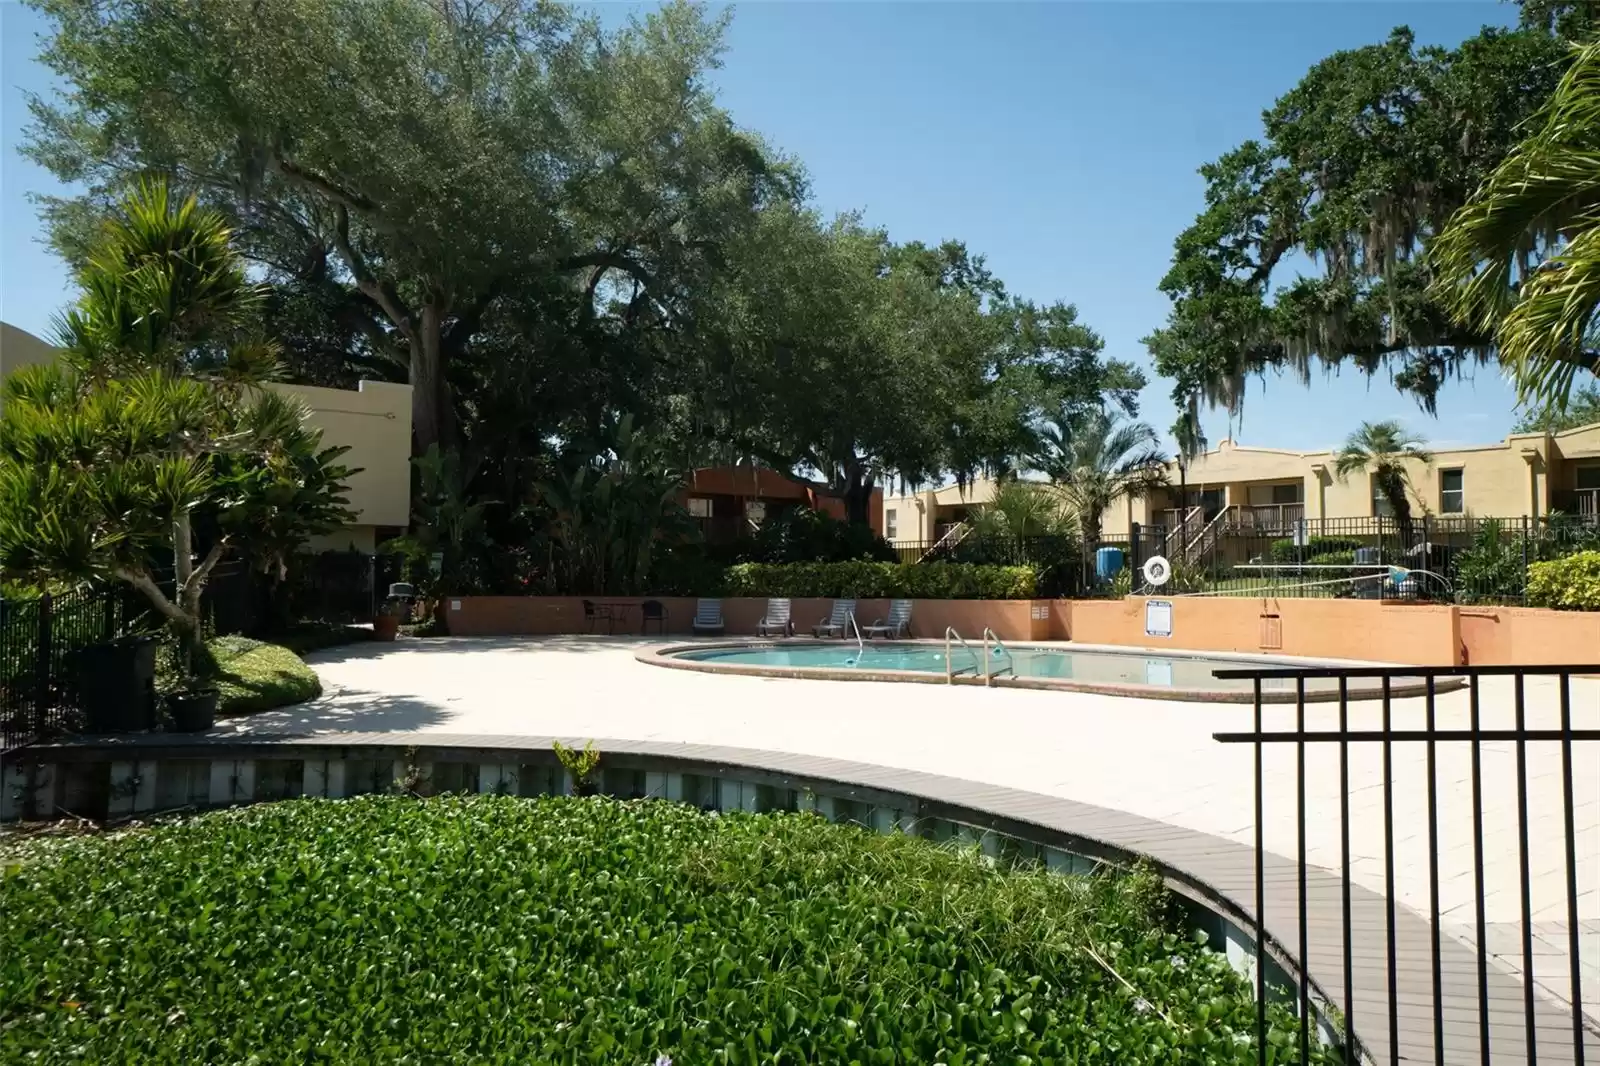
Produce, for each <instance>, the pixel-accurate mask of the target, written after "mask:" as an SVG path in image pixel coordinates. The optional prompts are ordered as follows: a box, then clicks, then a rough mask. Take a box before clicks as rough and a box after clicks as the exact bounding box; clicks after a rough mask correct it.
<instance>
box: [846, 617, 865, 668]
mask: <svg viewBox="0 0 1600 1066" xmlns="http://www.w3.org/2000/svg"><path fill="white" fill-rule="evenodd" d="M844 620H845V623H846V624H847V625H849V627H850V628H851V629H854V630H855V631H856V662H860V661H861V657H862V656H863V655H865V654H866V653H867V643H866V641H864V640H862V639H861V627H860V626H859V625H857V624H856V613H855V612H854V611H851V612H850V613H849V614H847V615H845V616H844Z"/></svg>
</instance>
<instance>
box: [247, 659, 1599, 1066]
mask: <svg viewBox="0 0 1600 1066" xmlns="http://www.w3.org/2000/svg"><path fill="white" fill-rule="evenodd" d="M637 646H638V642H636V641H625V640H620V639H619V640H611V639H604V638H571V637H566V638H543V639H539V638H529V639H509V638H503V639H492V640H472V641H466V640H442V641H427V642H415V643H410V642H406V643H401V644H397V645H390V646H362V647H357V648H349V649H338V650H335V651H332V652H328V653H323V654H322V655H319V656H315V657H313V662H314V663H315V665H316V666H317V669H318V672H319V673H320V674H321V675H322V677H323V678H324V681H325V682H326V683H327V686H328V689H329V692H328V695H326V696H325V697H324V698H323V699H321V700H319V701H317V702H315V703H312V704H308V705H304V706H302V707H296V708H289V709H286V710H284V711H281V712H272V713H269V714H265V715H260V716H257V717H255V718H253V719H250V720H248V721H247V722H244V723H240V724H238V725H236V726H234V727H233V728H235V729H239V730H246V731H248V730H262V729H265V730H269V731H279V730H284V729H292V730H297V731H298V730H363V731H366V730H417V731H421V732H424V733H427V732H436V733H456V734H459V733H477V734H496V735H514V734H537V735H545V734H550V735H561V736H595V737H619V738H631V739H637V740H659V741H669V742H685V743H690V744H716V745H724V746H732V747H748V748H756V749H762V750H766V751H778V752H789V753H795V754H800V755H814V756H820V757H831V758H839V759H850V760H856V761H860V762H864V763H871V764H876V765H880V766H886V767H895V768H900V769H905V770H915V771H922V772H925V773H931V774H940V775H946V776H949V777H952V778H958V779H964V780H968V781H976V782H987V783H992V784H997V785H1005V786H1008V787H1010V788H1015V789H1019V790H1023V791H1027V792H1034V793H1040V794H1043V795H1047V796H1055V797H1061V798H1065V799H1071V800H1076V801H1079V802H1082V803H1086V804H1092V805H1095V806H1097V807H1102V808H1107V809H1111V810H1116V811H1124V812H1128V813H1129V814H1134V815H1138V816H1141V817H1143V818H1147V819H1151V820H1153V821H1156V822H1163V823H1167V824H1170V825H1174V826H1180V827H1184V828H1187V829H1191V830H1195V831H1198V832H1201V833H1206V834H1212V835H1214V836H1218V837H1222V838H1225V839H1228V840H1231V841H1234V842H1237V843H1241V844H1249V843H1251V841H1252V840H1253V836H1254V819H1253V787H1252V782H1253V777H1252V767H1251V760H1252V758H1253V752H1252V750H1251V748H1250V747H1249V746H1247V745H1222V744H1218V743H1216V742H1215V741H1214V740H1212V734H1213V733H1215V732H1222V731H1240V730H1244V729H1248V728H1249V727H1250V725H1251V718H1250V716H1251V710H1250V708H1248V707H1246V706H1239V705H1224V704H1183V703H1172V702H1167V701H1158V700H1139V699H1129V698H1123V697H1110V696H1096V695H1091V694H1081V693H1052V692H1030V691H1018V690H1006V689H983V688H975V687H954V688H949V687H944V686H937V685H907V684H887V683H871V682H867V683H846V682H828V681H801V680H793V679H768V678H749V677H735V676H716V675H705V674H699V673H691V672H686V671H676V670H663V669H660V668H657V667H651V666H647V665H645V664H642V663H638V662H636V661H635V660H634V659H633V652H634V650H635V649H636V647H637ZM1484 684H1485V687H1484V690H1483V693H1484V696H1483V713H1482V718H1483V724H1484V725H1485V726H1486V727H1508V726H1510V725H1511V724H1512V723H1513V706H1512V701H1511V699H1510V692H1511V688H1510V685H1511V682H1510V681H1509V680H1507V679H1491V680H1487V681H1485V683H1484ZM1527 692H1528V697H1527V707H1528V725H1529V726H1530V727H1533V728H1551V727H1554V726H1555V725H1556V724H1557V707H1556V701H1555V699H1554V695H1553V693H1554V682H1553V681H1547V680H1543V679H1530V681H1529V683H1528V690H1527ZM1337 713H1338V712H1337V709H1336V708H1335V707H1331V706H1329V705H1325V704H1324V705H1313V706H1311V707H1310V708H1308V710H1307V724H1308V727H1309V728H1313V729H1316V728H1331V727H1333V726H1334V725H1336V724H1337ZM1467 715H1468V711H1467V696H1466V693H1465V692H1458V693H1449V694H1445V695H1442V696H1440V697H1439V699H1438V703H1437V718H1438V723H1439V725H1440V727H1441V728H1449V727H1458V728H1459V727H1463V726H1465V725H1466V723H1467ZM1573 715H1574V724H1575V725H1578V726H1579V727H1585V728H1594V727H1596V726H1597V725H1600V682H1596V681H1590V680H1582V679H1579V680H1575V681H1574V682H1573ZM1293 718H1294V709H1293V708H1292V707H1289V708H1284V707H1269V708H1268V709H1267V711H1266V725H1267V727H1268V728H1269V729H1274V728H1276V729H1283V728H1289V727H1291V726H1292V725H1293ZM1350 724H1351V726H1352V727H1353V728H1376V727H1377V726H1378V725H1379V724H1380V709H1379V705H1378V704H1377V703H1375V702H1374V703H1366V704H1353V705H1352V707H1351V714H1350ZM1422 724H1423V701H1421V700H1420V699H1413V700H1403V701H1396V703H1395V706H1394V725H1395V726H1396V727H1398V728H1420V727H1421V726H1422ZM1575 755H1576V764H1575V771H1576V773H1575V795H1576V810H1575V816H1576V817H1575V823H1576V836H1577V852H1578V855H1579V856H1580V862H1579V867H1578V871H1577V875H1578V892H1579V895H1578V904H1579V918H1580V922H1583V923H1592V922H1597V921H1600V754H1597V753H1596V751H1595V750H1594V745H1588V746H1587V750H1584V746H1580V748H1579V749H1578V750H1577V751H1576V752H1575ZM1293 759H1294V752H1293V746H1292V745H1276V746H1269V748H1268V751H1267V754H1266V767H1267V776H1266V788H1265V790H1266V818H1265V824H1264V833H1265V840H1266V844H1267V847H1268V849H1269V850H1270V851H1272V852H1275V853H1277V854H1278V855H1280V856H1292V855H1294V854H1295V852H1296V846H1297V839H1296V836H1297V830H1296V817H1295V804H1294V795H1295V779H1294V763H1293ZM1380 760H1381V752H1380V751H1379V748H1378V746H1377V745H1357V746H1353V747H1352V749H1351V758H1350V778H1351V845H1352V859H1353V862H1352V880H1353V881H1354V883H1356V884H1358V885H1360V886H1362V887H1364V888H1367V889H1370V890H1372V891H1374V892H1377V893H1380V894H1381V893H1382V892H1383V891H1384V863H1383V854H1384V853H1383V817H1382V803H1383V788H1382V776H1381V762H1380ZM1527 761H1528V775H1529V797H1530V810H1529V858H1530V868H1531V870H1532V877H1531V887H1532V912H1533V918H1534V921H1535V923H1536V926H1535V929H1536V934H1537V939H1538V945H1539V948H1540V950H1539V951H1538V952H1537V954H1536V959H1535V978H1536V985H1538V986H1539V987H1541V988H1542V989H1543V990H1544V991H1545V992H1547V993H1549V994H1551V995H1553V996H1556V997H1561V996H1563V995H1564V994H1565V993H1566V983H1567V982H1566V970H1567V956H1566V952H1565V942H1566V938H1565V925H1564V923H1565V921H1566V917H1567V915H1566V896H1565V865H1564V855H1563V841H1562V836H1563V832H1562V831H1563V825H1562V818H1561V814H1560V810H1561V806H1560V797H1561V777H1560V751H1559V747H1558V746H1556V745H1550V744H1545V745H1540V744H1535V745H1530V746H1529V748H1528V753H1527ZM1307 767H1308V774H1307V778H1308V779H1307V797H1308V806H1309V808H1310V809H1311V810H1313V811H1317V812H1321V817H1318V818H1314V819H1312V820H1311V822H1310V823H1309V825H1308V833H1307V855H1308V859H1309V861H1310V862H1311V863H1312V864H1314V865H1317V866H1321V867H1324V868H1327V869H1330V870H1337V869H1338V868H1339V862H1340V860H1339V856H1340V850H1339V826H1338V817H1337V812H1338V809H1339V808H1338V791H1337V787H1338V763H1337V749H1336V747H1335V746H1333V745H1317V746H1311V747H1310V748H1308V753H1307ZM1424 767H1425V750H1424V745H1421V744H1409V745H1399V746H1397V747H1396V748H1395V750H1394V786H1393V799H1394V811H1395V827H1396V841H1395V848H1396V855H1397V869H1396V877H1397V880H1396V886H1395V887H1396V891H1395V895H1396V898H1397V900H1398V901H1399V902H1400V903H1402V904H1403V905H1404V906H1406V907H1409V908H1411V909H1412V910H1413V911H1415V912H1417V913H1418V914H1422V915H1425V914H1426V913H1427V912H1428V908H1429V891H1428V867H1427V863H1426V854H1427V851H1426V849H1427V821H1426V790H1425V788H1424V781H1425V778H1424V776H1423V775H1424ZM1436 772H1437V775H1438V781H1439V795H1440V797H1441V805H1440V810H1439V827H1440V878H1441V881H1440V910H1441V913H1442V916H1443V921H1442V922H1441V925H1442V927H1443V928H1444V930H1445V931H1446V932H1447V933H1448V934H1449V935H1451V936H1453V937H1455V938H1457V939H1458V940H1462V941H1465V942H1468V943H1470V940H1471V936H1472V928H1473V924H1474V921H1475V911H1474V902H1473V901H1474V884H1473V862H1472V818H1471V808H1470V795H1471V793H1470V784H1469V782H1470V777H1469V772H1470V765H1469V757H1468V746H1467V745H1465V744H1459V743H1457V744H1441V745H1439V746H1438V753H1437V768H1436ZM1483 794H1484V797H1485V811H1484V832H1485V848H1486V854H1487V855H1488V856H1489V857H1490V861H1489V863H1488V864H1487V868H1486V877H1487V883H1486V889H1487V892H1486V904H1487V906H1486V912H1487V913H1486V920H1487V921H1488V922H1489V923H1490V931H1489V937H1488V947H1489V949H1490V951H1491V952H1492V953H1494V954H1495V955H1496V956H1497V957H1498V956H1501V955H1503V954H1504V953H1505V952H1506V951H1507V950H1508V949H1507V947H1506V945H1505V942H1504V941H1505V934H1506V932H1507V930H1508V929H1511V930H1512V931H1513V932H1514V933H1515V934H1516V936H1517V937H1518V938H1519V939H1518V940H1517V941H1515V942H1514V943H1513V944H1512V945H1511V947H1510V948H1509V950H1510V953H1511V954H1513V955H1516V956H1517V958H1516V959H1512V960H1509V962H1510V963H1511V964H1515V965H1520V926H1519V925H1517V924H1516V923H1518V922H1519V921H1520V913H1521V908H1520V890H1519V877H1518V863H1517V858H1516V856H1517V846H1516V843H1517V840H1518V837H1519V835H1520V833H1519V829H1518V812H1517V807H1516V802H1515V799H1516V756H1515V747H1514V746H1513V745H1510V744H1485V745H1484V746H1483ZM1585 927H1586V929H1587V928H1588V926H1587V924H1586V926H1585ZM1586 944H1587V946H1586V947H1585V948H1584V949H1583V950H1582V952H1581V957H1582V960H1583V962H1584V964H1585V972H1584V975H1583V977H1584V983H1585V995H1584V999H1585V1001H1586V1003H1587V1004H1590V1005H1591V1008H1590V1009H1591V1010H1593V1006H1592V1005H1593V1004H1595V1003H1597V1002H1600V954H1597V953H1596V948H1597V945H1596V942H1595V938H1594V937H1593V935H1592V933H1591V935H1590V936H1589V937H1588V939H1587V941H1586ZM1416 976H1417V982H1416V983H1415V984H1414V985H1412V986H1410V987H1414V988H1416V989H1419V990H1420V994H1421V995H1424V996H1426V995H1428V994H1429V993H1428V978H1427V976H1426V974H1425V973H1421V974H1417V975H1416ZM1458 976H1459V978H1460V980H1463V981H1469V980H1470V978H1469V975H1468V974H1465V973H1463V974H1460V975H1458ZM1451 980H1452V981H1453V980H1455V978H1451ZM1474 1002H1475V996H1474ZM1474 1009H1475V1008H1474ZM1596 1013H1597V1014H1600V1012H1596ZM1497 1061H1499V1060H1498V1059H1497Z"/></svg>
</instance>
